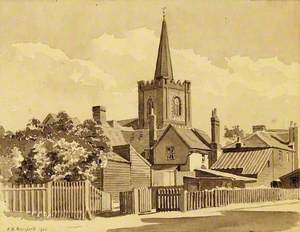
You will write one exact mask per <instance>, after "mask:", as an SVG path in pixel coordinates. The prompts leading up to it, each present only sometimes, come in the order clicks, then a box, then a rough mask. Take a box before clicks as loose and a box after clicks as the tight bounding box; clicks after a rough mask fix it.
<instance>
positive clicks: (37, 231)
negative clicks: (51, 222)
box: [6, 226, 47, 232]
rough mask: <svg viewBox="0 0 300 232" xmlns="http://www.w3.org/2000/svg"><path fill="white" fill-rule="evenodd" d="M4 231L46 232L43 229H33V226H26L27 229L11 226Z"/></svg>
mask: <svg viewBox="0 0 300 232" xmlns="http://www.w3.org/2000/svg"><path fill="white" fill-rule="evenodd" d="M6 231H10V232H33V231H34V232H46V231H47V229H46V228H44V227H35V226H32V227H30V226H28V227H20V226H11V227H7V228H6Z"/></svg>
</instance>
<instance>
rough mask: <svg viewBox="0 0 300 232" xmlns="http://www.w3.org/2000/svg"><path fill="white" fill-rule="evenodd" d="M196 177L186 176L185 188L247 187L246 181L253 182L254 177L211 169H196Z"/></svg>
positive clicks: (194, 189)
mask: <svg viewBox="0 0 300 232" xmlns="http://www.w3.org/2000/svg"><path fill="white" fill-rule="evenodd" d="M195 175H196V177H184V178H183V183H184V188H185V189H187V190H189V191H197V190H204V189H213V188H216V187H226V188H234V187H238V188H245V184H246V183H253V182H255V181H256V179H254V178H249V177H244V176H238V175H234V174H231V173H226V172H220V171H216V170H211V169H197V170H195Z"/></svg>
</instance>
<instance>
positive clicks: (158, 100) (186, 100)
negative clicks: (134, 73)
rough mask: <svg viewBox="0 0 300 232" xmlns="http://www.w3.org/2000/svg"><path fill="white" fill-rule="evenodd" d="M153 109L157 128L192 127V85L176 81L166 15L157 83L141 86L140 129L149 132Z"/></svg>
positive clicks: (156, 71)
mask: <svg viewBox="0 0 300 232" xmlns="http://www.w3.org/2000/svg"><path fill="white" fill-rule="evenodd" d="M152 108H153V110H154V114H155V115H156V125H157V128H164V127H166V126H168V125H169V124H175V125H182V126H188V127H190V126H191V124H192V123H191V82H190V81H186V80H185V81H183V82H181V81H175V80H174V77H173V69H172V62H171V55H170V48H169V40H168V33H167V23H166V20H165V15H163V20H162V27H161V34H160V43H159V48H158V55H157V61H156V68H155V73H154V79H153V80H151V81H139V82H138V111H139V112H138V114H139V128H148V125H149V118H150V115H151V111H152Z"/></svg>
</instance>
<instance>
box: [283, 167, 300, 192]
mask: <svg viewBox="0 0 300 232" xmlns="http://www.w3.org/2000/svg"><path fill="white" fill-rule="evenodd" d="M279 179H280V183H281V187H283V188H300V168H298V169H296V170H294V171H292V172H290V173H288V174H286V175H284V176H281V177H279Z"/></svg>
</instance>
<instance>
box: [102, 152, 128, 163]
mask: <svg viewBox="0 0 300 232" xmlns="http://www.w3.org/2000/svg"><path fill="white" fill-rule="evenodd" d="M104 155H105V156H106V157H107V159H108V160H110V161H116V162H122V163H130V162H129V161H128V160H126V159H124V158H123V157H122V156H120V155H118V154H117V153H115V152H112V151H110V152H107V153H105V154H104Z"/></svg>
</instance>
